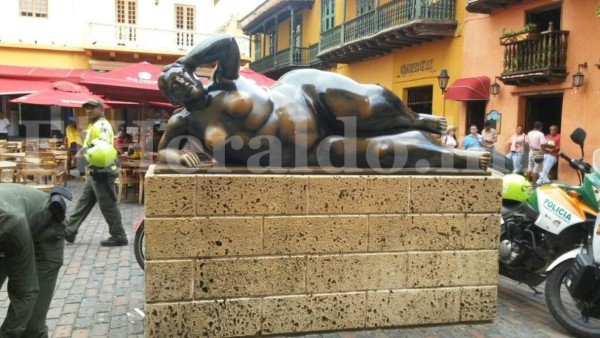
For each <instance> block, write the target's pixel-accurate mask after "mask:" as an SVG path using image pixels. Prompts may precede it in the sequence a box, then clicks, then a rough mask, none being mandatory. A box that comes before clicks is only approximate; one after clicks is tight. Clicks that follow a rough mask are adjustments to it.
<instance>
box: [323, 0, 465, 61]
mask: <svg viewBox="0 0 600 338" xmlns="http://www.w3.org/2000/svg"><path fill="white" fill-rule="evenodd" d="M454 11H455V0H439V1H436V2H431V1H422V0H392V1H390V2H388V3H385V4H383V5H381V6H377V7H376V8H375V9H374V10H372V11H370V12H367V13H365V14H362V15H359V16H357V17H355V18H353V19H351V20H348V21H346V22H344V23H342V24H341V25H339V26H336V27H334V28H332V29H330V30H327V31H325V32H323V33H321V37H320V38H321V40H320V47H319V58H325V59H326V58H327V55H326V54H328V52H329V51H331V50H337V49H340V48H342V47H345V46H348V45H352V44H355V43H357V44H363V46H361V48H360V49H361V51H360V53H361V54H365V53H366V54H367V55H369V54H382V48H378V47H383V48H387V49H388V51H389V48H402V47H406V46H410V45H413V44H420V43H423V42H427V41H432V40H434V39H439V38H442V37H445V36H451V35H452V34H453V32H454V29H455V28H456V26H457V23H456V21H455V20H454ZM411 23H412V24H414V25H412V26H411ZM423 27H426V29H423ZM424 31H427V33H426V34H422V32H424ZM369 40H370V41H369ZM380 40H382V41H383V40H385V43H382V41H380ZM365 46H366V47H368V48H366V50H367V51H365V48H364V47H365ZM350 49H354V48H350ZM369 49H370V51H368V50H369ZM344 53H346V54H348V53H347V51H345V52H344ZM350 54H351V53H350ZM350 59H352V56H351V55H350Z"/></svg>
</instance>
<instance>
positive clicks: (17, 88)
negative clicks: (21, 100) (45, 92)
mask: <svg viewBox="0 0 600 338" xmlns="http://www.w3.org/2000/svg"><path fill="white" fill-rule="evenodd" d="M50 83H51V82H49V81H41V80H31V81H30V80H16V79H0V95H11V94H29V93H33V92H37V91H39V90H42V89H45V88H48V87H50Z"/></svg>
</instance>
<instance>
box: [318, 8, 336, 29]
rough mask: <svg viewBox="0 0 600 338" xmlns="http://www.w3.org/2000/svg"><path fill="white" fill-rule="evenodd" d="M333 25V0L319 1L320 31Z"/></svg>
mask: <svg viewBox="0 0 600 338" xmlns="http://www.w3.org/2000/svg"><path fill="white" fill-rule="evenodd" d="M334 26H335V0H322V1H321V32H325V31H328V30H330V29H332V28H333V27H334Z"/></svg>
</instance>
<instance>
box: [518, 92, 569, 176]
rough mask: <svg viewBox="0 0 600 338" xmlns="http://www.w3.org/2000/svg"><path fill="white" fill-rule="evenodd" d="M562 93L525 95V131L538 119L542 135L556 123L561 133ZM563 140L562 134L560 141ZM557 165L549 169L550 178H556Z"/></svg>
mask: <svg viewBox="0 0 600 338" xmlns="http://www.w3.org/2000/svg"><path fill="white" fill-rule="evenodd" d="M562 104H563V94H562V93H561V94H552V95H540V96H531V97H527V98H526V101H525V132H526V133H527V132H529V131H530V130H532V129H533V124H534V123H535V121H540V122H542V123H543V124H544V129H542V132H543V133H544V135H547V134H548V133H550V126H551V125H557V126H558V133H559V134H561V135H562V134H563V133H562V128H561V126H560V121H561V118H562ZM563 140H564V135H563V137H561V141H563ZM557 168H558V166H557V165H554V168H552V170H551V171H550V175H549V176H550V179H553V180H556V179H557V178H558V174H557Z"/></svg>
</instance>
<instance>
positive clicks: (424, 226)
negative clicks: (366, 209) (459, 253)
mask: <svg viewBox="0 0 600 338" xmlns="http://www.w3.org/2000/svg"><path fill="white" fill-rule="evenodd" d="M464 221H465V216H464V215H456V214H446V215H437V214H410V215H371V216H369V251H370V252H377V251H410V250H419V251H428V250H456V249H461V248H462V247H463V234H464V232H465V231H464V227H465V226H464Z"/></svg>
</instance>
